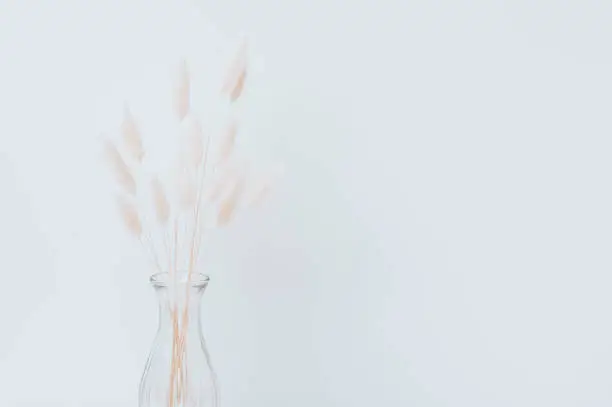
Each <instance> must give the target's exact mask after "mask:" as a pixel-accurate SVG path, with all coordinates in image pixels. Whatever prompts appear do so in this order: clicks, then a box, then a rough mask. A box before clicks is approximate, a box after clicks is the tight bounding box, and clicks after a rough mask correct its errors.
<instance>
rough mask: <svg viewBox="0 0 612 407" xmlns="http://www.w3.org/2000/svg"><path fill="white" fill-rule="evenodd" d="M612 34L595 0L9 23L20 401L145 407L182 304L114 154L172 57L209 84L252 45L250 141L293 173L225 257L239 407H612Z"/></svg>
mask: <svg viewBox="0 0 612 407" xmlns="http://www.w3.org/2000/svg"><path fill="white" fill-rule="evenodd" d="M194 7H195V9H199V10H201V11H202V14H201V15H200V16H197V15H195V14H192V11H193V10H195V9H194ZM611 19H612V3H609V2H601V1H594V0H581V1H574V2H559V1H554V0H537V1H534V0H530V1H527V0H520V1H519V0H517V1H513V2H491V1H485V0H473V1H450V0H447V1H407V0H375V1H374V0H360V1H352V2H348V1H339V0H293V1H285V2H278V1H272V0H260V1H252V0H225V1H223V2H221V1H210V0H206V1H197V2H196V1H192V2H191V4H190V5H189V3H188V2H185V1H183V2H179V1H169V0H165V1H156V2H155V1H144V0H140V1H138V0H121V1H119V0H105V1H98V2H93V1H92V2H79V1H74V0H72V1H71V0H62V1H59V0H54V1H51V0H46V1H43V0H40V1H34V0H32V1H27V2H23V1H22V2H18V1H9V0H2V1H1V2H0V61H1V62H0V74H1V75H0V112H1V113H0V185H1V186H2V194H1V198H2V199H1V200H0V258H1V259H2V262H1V269H0V272H1V273H2V277H1V279H0V282H1V284H0V290H1V293H0V321H1V323H2V326H1V327H0V405H2V406H56V405H57V406H102V405H104V406H107V405H113V406H115V405H116V406H135V405H136V397H137V384H138V380H139V378H140V373H141V369H142V367H143V365H144V361H145V358H146V356H147V352H148V350H149V348H148V347H149V345H150V341H151V340H152V339H153V335H154V330H155V324H156V315H155V312H156V306H155V298H154V296H153V293H152V290H151V289H150V287H148V285H147V277H148V274H149V270H148V269H147V268H146V265H145V264H144V262H143V259H142V258H141V257H140V252H139V249H138V247H137V246H135V245H134V244H133V243H132V242H131V241H130V239H129V238H128V237H126V236H125V234H124V233H123V230H122V228H121V225H120V224H119V223H118V218H117V216H116V214H115V212H114V211H113V207H112V201H111V194H110V192H109V190H108V189H107V184H106V183H105V182H106V178H105V176H106V168H105V167H104V163H102V162H101V160H100V159H99V151H98V147H99V145H98V143H97V140H98V139H97V136H98V134H99V132H100V131H101V130H103V129H104V126H106V125H108V124H109V123H111V122H112V118H113V117H114V116H113V115H114V114H115V112H116V110H113V109H118V108H120V107H121V106H120V105H119V104H120V103H121V102H122V99H121V97H122V96H123V95H124V94H129V95H128V96H130V95H131V96H130V97H133V98H135V99H136V102H135V103H136V104H138V103H140V105H138V106H141V107H142V106H145V105H146V103H144V102H143V101H146V100H149V99H151V100H154V99H155V98H156V97H157V95H158V94H159V93H162V92H163V86H161V85H160V86H159V87H156V85H155V84H156V83H158V82H159V81H158V79H160V78H164V75H165V74H166V73H167V68H168V66H169V65H168V64H171V63H172V62H174V61H173V58H177V57H178V56H179V55H180V54H188V55H189V56H191V57H192V58H194V59H195V60H197V61H198V62H197V63H198V64H200V65H199V66H200V67H202V71H203V72H204V71H206V69H205V68H206V67H207V59H206V58H207V57H208V56H210V55H213V54H214V50H215V47H216V46H222V47H225V45H227V44H230V43H232V41H234V39H235V38H238V35H239V34H240V33H241V32H244V33H247V34H248V37H249V38H250V39H251V44H252V45H253V47H252V49H253V50H254V54H255V55H256V56H257V57H256V61H257V62H256V67H257V69H256V70H255V74H254V75H253V78H252V82H251V85H252V86H251V88H249V90H248V91H247V97H246V102H245V103H246V104H247V105H248V108H247V111H245V123H246V126H247V128H248V132H247V133H248V137H247V139H248V140H249V141H248V143H251V145H253V144H257V148H256V149H255V150H256V151H257V154H259V155H260V156H261V157H265V158H266V159H267V158H270V157H273V158H275V159H276V158H277V159H280V160H282V161H283V163H284V164H285V175H284V178H283V180H282V182H281V183H280V184H279V185H278V186H277V189H276V193H275V195H273V196H272V197H271V199H270V200H269V201H268V203H267V204H266V205H265V206H264V207H263V208H262V209H261V210H260V211H259V212H256V213H247V214H244V215H243V216H241V217H240V218H239V219H238V221H237V222H236V223H235V224H234V225H233V226H232V227H231V228H229V229H226V230H223V231H221V232H220V233H219V234H217V235H216V236H214V238H212V239H211V241H210V242H209V246H208V250H209V253H210V254H209V263H208V264H209V265H210V267H211V270H214V271H211V273H212V283H211V285H210V287H209V291H208V293H207V295H206V299H205V305H204V311H205V323H206V334H207V337H208V340H209V343H210V348H211V352H212V354H213V357H214V360H215V363H216V365H217V370H218V374H219V376H220V378H221V385H222V397H223V405H224V406H226V407H232V406H254V407H255V406H262V407H263V406H265V407H274V406H292V407H300V406H321V407H324V406H330V407H331V406H404V405H405V406H419V407H428V406H432V407H433V406H466V407H479V406H482V407H485V406H486V407H489V406H498V407H503V406H521V407H527V406H534V407H535V406H538V407H540V406H558V407H565V406H568V407H569V406H576V407H578V406H580V407H583V406H609V405H610V404H611V403H612V384H611V383H612V369H611V368H610V367H611V366H612V329H611V327H612V322H611V320H612V318H611V315H612V297H611V296H610V294H609V293H610V291H611V289H612V274H611V273H610V271H611V268H612V256H611V254H610V253H612V250H611V249H612V194H611V185H612V180H611V177H612V160H610V153H611V151H612V150H611V147H612V142H610V135H611V134H612V121H611V120H610V114H611V112H612V98H611V97H610V95H612V75H611V74H610V73H611V72H612V48H611V47H610V39H612V26H611V25H610V24H609V22H610V21H611ZM210 21H213V22H215V24H216V27H217V30H216V31H215V30H212V31H211V30H209V28H210V27H211V25H210V23H209V22H210ZM215 33H216V34H215ZM222 49H227V48H222ZM200 51H201V52H200ZM198 58H199V59H198ZM145 68H146V70H145ZM159 83H161V82H159ZM130 92H131V93H130ZM139 92H140V93H139ZM138 97H140V98H141V99H138ZM138 100H140V102H138ZM158 107H159V106H158ZM142 109H144V110H143V111H145V110H146V108H145V107H142ZM143 114H144V113H143Z"/></svg>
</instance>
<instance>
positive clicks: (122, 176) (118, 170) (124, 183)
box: [104, 140, 136, 195]
mask: <svg viewBox="0 0 612 407" xmlns="http://www.w3.org/2000/svg"><path fill="white" fill-rule="evenodd" d="M104 149H105V153H106V159H107V161H108V163H109V164H110V166H111V169H112V171H113V173H114V175H115V179H116V180H117V182H118V183H119V185H120V186H121V187H122V188H123V190H124V191H125V192H127V193H129V194H131V195H135V194H136V182H135V181H134V177H133V176H132V173H131V172H130V168H129V167H128V166H127V164H126V163H125V161H124V160H123V157H121V153H119V150H117V147H116V146H115V144H113V142H112V141H110V140H106V142H105V145H104Z"/></svg>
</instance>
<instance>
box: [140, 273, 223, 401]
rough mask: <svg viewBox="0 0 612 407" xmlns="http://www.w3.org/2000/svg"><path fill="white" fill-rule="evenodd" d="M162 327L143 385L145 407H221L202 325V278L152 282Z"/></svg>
mask: <svg viewBox="0 0 612 407" xmlns="http://www.w3.org/2000/svg"><path fill="white" fill-rule="evenodd" d="M150 281H151V284H152V285H153V287H154V288H155V291H156V293H157V298H158V300H159V327H158V330H157V335H156V338H155V341H154V343H153V347H152V349H151V353H150V355H149V358H148V360H147V363H146V366H145V369H144V373H143V375H142V379H141V382H140V392H139V407H217V405H218V394H217V392H218V390H217V380H216V376H215V372H214V370H213V368H212V365H211V361H210V356H209V354H208V351H207V349H206V343H205V341H204V335H203V333H202V325H201V322H200V303H201V300H202V295H203V294H204V290H205V289H206V287H207V285H208V281H209V279H208V277H207V276H205V275H202V274H191V275H188V274H187V273H183V274H169V273H159V274H155V275H153V276H151V279H150Z"/></svg>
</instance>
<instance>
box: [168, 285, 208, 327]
mask: <svg viewBox="0 0 612 407" xmlns="http://www.w3.org/2000/svg"><path fill="white" fill-rule="evenodd" d="M204 290H205V287H193V286H187V285H186V284H178V285H176V286H173V287H157V288H156V292H157V299H158V302H159V324H160V329H164V328H166V327H167V328H172V326H173V324H174V323H178V324H179V326H182V325H183V324H184V323H186V322H189V323H190V325H191V326H193V325H194V324H193V322H196V323H197V324H199V320H200V305H201V302H202V296H203V294H204ZM176 318H179V319H178V321H177V320H176Z"/></svg>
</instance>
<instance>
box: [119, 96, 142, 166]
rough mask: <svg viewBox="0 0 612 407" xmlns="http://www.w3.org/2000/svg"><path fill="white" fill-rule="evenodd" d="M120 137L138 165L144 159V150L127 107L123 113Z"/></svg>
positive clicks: (138, 131)
mask: <svg viewBox="0 0 612 407" xmlns="http://www.w3.org/2000/svg"><path fill="white" fill-rule="evenodd" d="M121 136H122V140H123V143H124V145H125V147H126V149H127V151H128V152H129V153H130V155H131V156H132V158H133V159H134V160H135V161H137V162H139V163H140V162H141V161H142V158H143V157H144V148H143V146H142V139H141V137H140V130H139V129H138V125H137V124H136V120H135V119H134V116H133V115H132V112H131V111H130V109H129V108H128V107H127V106H126V107H125V110H124V112H123V122H122V124H121Z"/></svg>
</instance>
